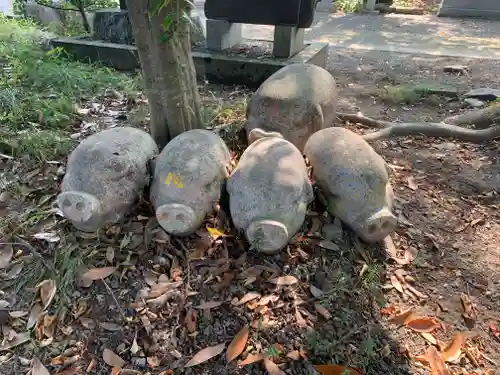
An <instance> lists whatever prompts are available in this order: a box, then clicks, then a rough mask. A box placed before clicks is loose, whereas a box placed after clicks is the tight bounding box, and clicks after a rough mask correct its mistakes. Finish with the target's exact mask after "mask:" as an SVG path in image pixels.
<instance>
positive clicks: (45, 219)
mask: <svg viewBox="0 0 500 375" xmlns="http://www.w3.org/2000/svg"><path fill="white" fill-rule="evenodd" d="M451 64H461V65H468V66H469V67H470V68H471V72H470V74H468V75H450V74H447V73H444V72H443V67H444V66H445V65H451ZM328 68H329V70H330V71H331V73H332V74H333V75H334V76H335V78H336V80H337V82H338V86H339V90H340V103H339V110H340V111H342V112H357V111H361V112H363V113H364V114H365V115H366V116H371V117H374V118H377V119H382V120H391V121H439V120H441V119H443V118H445V117H447V116H449V115H452V114H454V113H457V112H460V111H463V110H466V108H465V106H464V105H463V102H462V100H461V99H460V96H458V97H457V96H454V95H451V94H450V88H454V89H456V90H457V92H458V93H463V92H465V91H467V90H469V89H471V88H476V87H493V88H497V87H498V86H499V84H500V82H499V78H498V77H500V65H498V63H497V62H495V61H480V60H474V61H465V60H463V59H448V58H437V57H428V56H415V55H412V56H410V55H395V54H390V53H378V52H349V51H346V50H332V51H331V56H330V59H329V65H328ZM415 85H419V86H420V87H422V86H425V87H428V88H429V90H427V92H434V93H433V94H427V95H423V96H422V95H416V94H415V93H414V92H413V91H412V90H411V89H409V88H411V87H413V86H415ZM440 87H441V88H442V87H445V88H447V92H448V93H447V94H446V95H445V94H439V90H438V88H440ZM201 89H202V92H203V98H204V101H205V104H206V106H207V108H209V109H210V111H209V112H208V113H209V114H211V117H210V119H211V120H213V121H212V124H213V125H214V126H215V127H216V129H219V130H220V129H221V128H222V130H220V131H221V134H222V135H223V136H224V137H225V139H226V140H227V141H228V144H229V146H230V147H231V148H232V149H233V150H234V151H235V158H237V155H238V154H239V153H240V152H241V150H242V148H243V147H244V146H242V145H241V142H240V141H239V139H238V138H237V129H238V126H239V125H241V123H242V121H243V119H244V110H243V109H244V102H245V98H247V97H248V95H249V94H250V92H249V91H248V90H245V89H242V88H239V87H221V86H217V85H207V86H205V87H202V88H201ZM430 89H432V90H430ZM451 91H453V90H451ZM450 95H451V96H450ZM95 102H98V103H102V104H104V106H103V107H100V108H101V109H100V110H95V108H96V106H95V105H93V104H95V103H88V108H94V110H92V111H90V112H89V113H88V114H86V115H85V116H83V118H82V124H83V127H81V126H80V125H78V126H76V127H75V133H76V132H78V131H82V128H85V124H86V123H90V122H92V123H97V124H99V125H101V126H109V124H110V123H113V124H119V125H126V124H130V125H134V126H142V125H145V124H147V121H148V119H147V113H145V110H144V108H145V107H144V105H145V102H144V98H143V97H137V98H117V97H109V96H107V97H101V98H97V99H96V100H95ZM102 108H104V109H102ZM228 123H231V124H234V127H220V125H223V124H228ZM346 126H348V127H349V128H350V129H352V130H354V131H356V132H359V133H366V132H369V131H371V129H367V128H364V127H361V126H357V125H355V124H347V125H346ZM373 146H374V148H375V149H376V150H377V151H378V152H379V153H380V154H381V155H383V156H384V158H385V159H386V161H387V162H388V163H389V165H390V167H391V169H392V175H391V182H392V183H393V186H394V191H395V194H396V196H397V200H396V204H395V211H396V213H397V215H399V218H400V224H399V227H398V229H397V231H396V233H394V235H393V236H392V239H393V242H394V245H395V249H393V251H392V252H390V251H388V249H387V248H386V247H385V246H383V245H382V244H381V245H377V246H367V245H365V244H362V243H360V242H359V240H357V239H356V237H355V236H354V235H352V233H350V231H349V229H348V228H343V235H341V236H340V237H337V238H335V239H334V241H330V242H324V238H323V237H322V235H321V228H322V227H323V226H324V225H325V224H327V223H329V222H331V221H332V218H329V217H328V216H327V215H325V213H324V207H323V205H322V204H321V202H320V200H317V201H315V202H314V204H313V205H312V206H311V209H310V213H309V215H308V218H307V220H306V222H305V223H304V226H303V230H302V231H301V232H300V233H299V234H298V235H297V236H296V237H295V238H294V240H293V241H292V243H291V244H290V246H289V247H288V248H287V249H286V250H285V251H283V252H282V253H281V254H278V255H276V256H263V255H260V254H256V253H255V252H253V251H252V250H250V249H249V248H248V244H246V242H245V241H244V240H243V237H242V236H241V235H239V234H238V233H236V232H235V231H234V229H232V228H231V226H230V218H229V217H228V215H227V212H226V213H225V212H224V202H223V201H221V208H220V210H219V211H218V212H217V213H216V215H214V216H213V217H211V218H208V219H207V222H206V225H207V226H208V227H211V228H219V229H220V230H221V231H223V232H224V233H225V236H224V237H222V238H217V239H214V238H213V237H210V235H209V234H208V233H207V231H206V230H205V229H204V228H202V229H201V230H200V231H199V233H198V234H197V235H194V236H192V237H190V238H175V237H169V236H168V235H166V234H165V233H164V232H162V231H161V230H160V229H159V228H158V226H157V224H156V222H155V219H154V215H153V212H152V209H151V206H150V204H149V203H148V202H147V194H146V196H145V199H144V200H142V201H141V202H140V203H139V204H138V205H137V208H136V209H135V210H134V213H133V215H132V216H131V217H129V218H127V220H126V221H125V222H124V223H121V224H120V225H116V226H113V227H112V228H109V229H108V230H107V231H105V232H103V233H99V234H95V235H89V234H83V233H77V232H75V231H74V230H73V229H72V228H71V226H70V225H69V224H67V223H66V222H65V221H63V220H62V219H61V218H60V217H58V216H57V215H54V214H50V213H49V214H46V215H45V216H44V215H41V214H39V217H38V219H37V220H34V219H33V218H32V217H31V221H30V222H29V223H26V221H25V219H23V220H24V221H22V222H21V221H20V219H19V220H17V221H16V220H14V222H15V225H14V224H11V225H10V226H9V228H8V229H9V231H10V232H16V233H17V234H19V235H20V236H21V237H22V238H24V239H25V240H26V241H28V242H29V243H30V244H31V246H32V247H31V248H27V247H26V246H24V247H23V246H19V245H16V246H15V250H16V251H17V253H16V254H15V257H14V259H16V260H19V259H23V261H24V263H25V265H24V268H23V270H22V271H21V272H20V274H19V278H18V279H14V281H11V282H9V283H8V282H7V281H3V282H2V288H1V289H2V292H1V293H2V294H3V295H2V296H0V297H1V298H0V299H3V300H6V301H9V302H10V306H9V307H8V309H9V310H10V311H11V312H12V311H26V312H28V311H30V309H31V305H32V301H33V300H34V298H35V297H36V294H35V293H33V292H32V291H29V290H26V285H28V286H32V287H33V286H34V285H33V283H34V281H35V279H36V280H40V279H43V278H49V277H50V278H54V279H57V280H58V293H57V295H56V298H55V300H54V302H53V304H52V307H51V309H50V310H49V312H50V314H49V315H54V316H56V314H59V315H57V316H58V320H57V328H56V329H55V331H54V332H53V333H50V332H48V334H45V335H44V334H43V328H44V327H47V325H48V324H49V323H47V322H46V321H44V319H41V321H39V322H38V324H37V326H36V327H37V329H36V330H35V331H36V332H37V333H36V334H35V335H34V337H32V340H31V341H30V342H29V343H27V344H24V345H22V346H19V347H18V348H17V349H16V350H14V351H13V352H10V354H9V352H7V354H6V355H5V356H4V358H3V361H2V363H3V364H2V367H3V369H2V370H1V371H3V372H5V373H6V374H7V373H9V374H21V373H26V371H27V370H28V368H29V361H27V360H26V358H32V356H33V355H37V356H38V357H39V358H40V359H41V360H42V362H43V363H44V364H45V366H46V367H47V368H48V369H50V373H52V374H55V373H58V374H63V373H64V374H66V375H67V374H76V373H83V372H85V371H86V370H88V372H89V373H91V374H109V373H111V371H112V368H111V366H110V365H109V364H106V363H105V362H104V361H103V350H104V349H105V348H109V349H111V350H113V351H114V352H115V353H116V354H118V355H120V356H121V358H123V360H125V365H124V368H125V369H126V370H122V371H121V374H143V373H144V374H146V373H150V374H162V375H170V374H196V375H201V374H221V375H224V374H263V373H264V369H263V367H262V365H261V364H259V363H257V364H252V365H248V366H245V367H242V368H236V362H237V360H235V361H233V362H231V363H230V364H226V361H225V356H224V355H219V356H216V357H215V358H213V359H210V360H208V361H206V362H205V363H203V364H200V365H199V366H194V367H191V368H183V365H184V364H185V363H186V362H187V361H188V360H189V359H190V358H192V356H193V355H194V354H195V353H197V352H198V351H200V350H201V349H203V348H206V347H208V346H213V345H217V344H220V343H224V342H225V343H229V342H231V340H233V338H234V337H235V335H236V334H237V333H238V332H239V331H240V330H241V329H242V328H243V327H244V326H245V325H250V327H251V328H250V335H249V339H248V342H247V344H246V347H245V348H246V349H245V352H244V354H243V355H242V356H241V357H240V358H244V357H245V356H246V355H247V354H249V353H256V352H261V353H266V354H268V355H270V356H271V357H272V358H273V360H274V361H275V362H276V363H282V364H283V366H282V368H283V370H284V371H285V372H286V373H287V374H308V373H309V374H310V373H311V372H307V371H308V370H307V369H306V366H305V364H306V362H305V361H304V360H300V361H293V360H291V359H289V358H287V357H286V355H287V354H289V353H290V352H293V351H294V350H298V351H301V353H302V354H303V355H304V356H307V358H308V360H309V361H310V362H311V363H313V364H331V363H338V364H347V365H350V366H353V367H356V368H359V369H361V370H362V371H363V373H364V374H370V375H371V374H376V375H378V374H380V375H382V374H384V375H389V374H394V375H399V374H430V373H431V371H430V369H429V367H428V366H426V365H425V364H421V363H420V362H419V361H416V360H415V356H417V355H421V354H423V353H424V352H425V351H426V348H427V347H428V346H429V343H428V342H427V341H426V339H424V337H423V336H422V335H421V334H419V333H417V332H414V331H412V330H410V329H409V328H407V327H402V328H398V326H396V325H395V324H392V323H391V322H390V321H389V320H390V316H391V315H396V314H397V313H398V311H403V310H406V309H407V308H410V307H413V308H414V309H415V310H416V311H417V312H418V313H419V314H421V315H422V316H432V317H437V318H439V319H440V320H441V321H442V322H443V323H444V324H443V326H442V327H441V328H439V329H437V330H436V331H434V332H433V333H432V334H433V335H434V336H433V337H434V338H435V339H437V340H439V341H438V343H437V344H440V343H442V344H443V348H445V347H446V346H447V344H449V343H450V342H451V340H452V338H453V336H454V335H455V334H456V333H457V332H463V331H469V330H471V331H473V332H474V335H475V337H474V338H472V339H470V340H469V341H468V342H467V344H466V345H464V346H462V350H463V352H464V355H462V356H461V358H460V359H459V360H458V361H457V363H451V364H449V367H450V369H452V370H453V371H454V372H453V373H454V374H455V373H456V374H462V373H463V374H493V373H494V372H491V371H490V372H488V371H487V370H489V369H490V370H491V369H497V368H499V366H498V364H499V363H500V350H499V344H498V339H497V338H495V336H494V331H492V330H491V329H490V325H491V324H497V325H499V324H500V293H499V286H500V268H499V267H500V220H499V219H500V214H499V211H498V208H499V206H500V199H499V196H498V193H499V188H498V186H499V182H500V166H499V156H500V144H499V143H498V142H496V141H493V142H490V143H488V144H480V145H473V144H466V143H462V142H459V141H456V140H443V139H430V138H424V137H420V136H415V137H407V138H401V139H391V140H387V141H379V142H376V143H374V144H373ZM0 163H1V164H0V166H1V169H2V170H4V171H9V173H11V175H14V174H16V175H20V176H22V178H21V181H20V184H19V186H20V188H21V189H22V190H21V192H22V194H20V197H21V198H22V199H21V198H18V199H11V200H10V201H8V202H4V204H3V206H0V209H1V210H3V211H2V215H4V216H7V215H14V217H16V215H17V217H18V218H21V217H23V218H25V216H23V215H22V214H23V213H26V212H29V210H34V209H35V208H36V209H37V210H38V211H37V212H40V211H42V212H45V211H47V210H50V207H51V206H50V205H51V203H52V201H53V197H54V194H56V192H57V189H58V182H59V181H60V179H61V173H60V171H59V172H58V168H59V165H58V164H57V163H52V164H48V163H44V164H40V163H37V162H36V161H33V160H31V161H30V160H23V161H22V165H21V164H20V163H19V161H18V160H7V159H0ZM28 204H29V205H28ZM52 212H53V211H52ZM10 232H9V233H5V234H4V235H5V236H7V235H9V234H10ZM40 232H43V233H48V232H50V233H52V232H57V233H59V235H60V239H59V240H57V241H52V240H51V241H47V240H46V239H40V238H38V239H36V238H35V237H34V235H35V234H36V233H40ZM39 237H40V236H39ZM389 250H390V249H389ZM33 254H35V255H33ZM37 254H39V255H40V258H41V259H43V262H41V261H40V259H39V257H38V255H37ZM405 254H406V255H408V254H412V258H413V259H410V260H411V262H409V263H408V264H400V263H402V262H401V259H404V257H405ZM22 257H23V258H22ZM63 258H64V259H63ZM75 259H77V260H78V259H79V260H81V263H85V264H86V265H87V267H88V268H92V267H109V266H116V267H117V270H116V271H115V272H114V273H113V274H112V275H111V276H109V277H107V278H106V279H105V282H102V281H95V282H94V283H93V285H91V286H90V287H89V288H84V287H82V286H79V285H78V282H77V279H78V274H79V273H80V271H81V264H80V262H79V261H78V262H75V263H74V264H73V263H71V261H74V260H75ZM397 260H399V263H398V261H397ZM52 267H54V268H55V272H52V273H51V271H50V269H49V268H52ZM62 267H63V268H62ZM396 270H404V271H406V276H411V278H407V280H409V283H411V284H412V285H413V286H414V288H415V289H416V290H418V291H419V292H421V293H422V294H424V295H425V298H423V297H422V298H419V297H418V296H416V295H415V293H411V292H408V289H407V288H406V289H405V290H404V291H403V293H401V292H399V291H397V290H396V289H395V288H394V285H393V283H392V284H391V281H390V280H391V276H392V275H394V272H395V271H396ZM70 272H73V273H72V274H71V275H72V276H71V277H69V276H67V277H66V276H65V275H67V274H69V273H70ZM283 275H289V276H293V277H295V278H296V280H298V282H297V283H296V284H293V285H289V286H276V285H275V284H273V283H271V282H270V280H272V279H273V278H276V277H278V276H283ZM158 280H160V281H166V280H168V281H169V282H178V285H176V287H174V288H172V289H171V290H168V291H166V292H165V293H164V294H163V297H161V298H160V299H157V300H155V301H153V302H151V301H150V302H149V303H147V304H144V303H142V302H141V301H142V299H143V298H146V295H147V292H146V293H144V292H141V290H143V289H147V288H151V285H154V284H155V283H156V282H158ZM21 282H26V285H21ZM7 284H11V285H7ZM311 285H314V286H315V287H316V288H318V289H319V290H321V291H322V293H323V294H322V295H321V296H319V297H315V296H314V295H313V294H312V293H311ZM313 290H314V289H313ZM251 292H254V293H259V294H260V295H261V296H268V295H271V294H272V295H273V296H275V298H270V299H271V301H270V302H268V303H264V302H262V304H261V305H257V304H256V301H258V299H255V300H252V301H250V302H248V303H241V304H239V305H238V301H239V300H240V299H241V298H242V297H243V296H245V295H247V296H248V293H251ZM462 300H463V301H471V302H472V309H471V310H470V309H469V311H468V314H469V315H470V316H468V317H467V319H464V317H463V315H464V307H463V306H462ZM207 302H211V303H213V306H215V307H212V308H210V309H209V308H203V304H204V303H207ZM216 302H220V304H219V305H217V303H216ZM325 310H326V311H325ZM63 312H65V315H64V316H63V315H61V313H63ZM4 315H5V314H4ZM4 319H5V321H4V322H2V324H5V325H4V327H10V328H11V329H14V330H15V331H16V332H22V331H24V329H25V325H26V319H27V317H26V316H24V317H16V315H15V314H14V317H12V316H10V317H9V316H6V317H4ZM6 330H7V331H6ZM47 330H48V329H47ZM5 332H8V329H7V328H4V333H5ZM50 337H52V338H50ZM2 354H4V353H2ZM223 354H224V353H223ZM57 356H60V357H57ZM54 358H57V359H55V360H54ZM77 369H78V370H77ZM65 371H66V372H65ZM492 371H493V370H492ZM114 373H115V374H116V373H117V370H115V372H114ZM269 373H270V372H269ZM332 373H334V372H332ZM338 373H341V372H338Z"/></svg>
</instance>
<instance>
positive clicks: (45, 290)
mask: <svg viewBox="0 0 500 375" xmlns="http://www.w3.org/2000/svg"><path fill="white" fill-rule="evenodd" d="M35 288H36V289H38V290H39V291H40V299H41V300H42V305H43V310H45V309H47V307H49V305H50V303H51V302H52V300H53V299H54V297H55V295H56V291H57V286H56V282H55V281H54V280H51V279H49V280H43V281H42V282H41V283H40V284H38V285H37V286H36V287H35Z"/></svg>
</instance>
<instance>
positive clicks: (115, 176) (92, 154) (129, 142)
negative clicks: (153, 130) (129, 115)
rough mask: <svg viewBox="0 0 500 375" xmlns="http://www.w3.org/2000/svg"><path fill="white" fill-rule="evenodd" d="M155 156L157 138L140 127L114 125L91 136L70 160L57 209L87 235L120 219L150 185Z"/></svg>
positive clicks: (58, 198)
mask: <svg viewBox="0 0 500 375" xmlns="http://www.w3.org/2000/svg"><path fill="white" fill-rule="evenodd" d="M157 153H158V146H157V145H156V143H155V141H154V140H153V138H152V137H151V136H150V135H149V134H148V133H146V132H145V131H142V130H140V129H135V128H131V127H116V128H111V129H107V130H103V131H100V132H98V133H95V134H93V135H91V136H89V137H88V138H86V139H85V140H83V141H82V142H81V143H80V144H79V145H78V146H77V147H76V148H75V149H74V150H73V152H71V154H70V155H69V157H68V163H67V168H66V174H65V176H64V178H63V181H62V184H61V193H60V194H59V195H58V196H57V199H56V202H57V206H58V207H59V209H60V210H61V211H62V212H63V214H64V216H65V217H66V218H67V219H68V220H69V221H70V222H71V223H72V224H73V225H74V226H75V227H76V228H77V229H79V230H81V231H85V232H94V231H96V230H98V229H100V228H103V227H105V226H107V225H109V224H113V223H116V222H118V221H120V220H121V219H122V218H123V217H124V216H125V215H126V214H127V213H128V212H129V211H130V209H131V208H132V206H133V204H134V202H135V201H136V200H137V198H138V196H139V194H141V193H142V190H143V189H144V187H145V186H146V185H148V184H149V181H150V173H149V162H150V160H151V159H152V158H154V156H155V155H156V154H157Z"/></svg>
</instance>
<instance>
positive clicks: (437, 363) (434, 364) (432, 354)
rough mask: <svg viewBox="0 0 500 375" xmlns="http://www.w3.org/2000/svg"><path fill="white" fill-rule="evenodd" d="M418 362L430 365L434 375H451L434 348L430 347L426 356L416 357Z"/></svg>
mask: <svg viewBox="0 0 500 375" xmlns="http://www.w3.org/2000/svg"><path fill="white" fill-rule="evenodd" d="M415 359H416V360H418V361H420V362H426V363H428V364H429V365H430V367H431V371H432V375H451V374H450V372H449V371H448V368H447V367H446V363H445V362H444V360H443V358H442V357H441V355H440V354H439V352H438V351H437V349H436V348H435V347H434V346H429V347H428V348H427V351H426V352H425V354H424V355H420V356H416V357H415Z"/></svg>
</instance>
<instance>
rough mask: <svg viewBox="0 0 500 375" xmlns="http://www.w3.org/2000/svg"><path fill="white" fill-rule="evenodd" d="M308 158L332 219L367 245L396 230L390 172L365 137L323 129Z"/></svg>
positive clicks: (310, 144) (307, 152)
mask: <svg viewBox="0 0 500 375" xmlns="http://www.w3.org/2000/svg"><path fill="white" fill-rule="evenodd" d="M304 154H305V156H306V157H307V158H308V159H309V162H310V163H311V166H312V169H313V175H314V179H315V180H316V183H317V185H318V186H319V187H320V188H321V190H322V191H323V192H324V194H325V195H326V196H327V201H328V211H329V213H330V214H331V215H334V216H336V217H338V218H339V219H340V220H342V221H343V222H344V223H345V224H347V225H348V226H350V227H351V228H352V229H353V230H354V232H356V234H357V235H358V236H359V237H361V239H363V240H364V241H365V242H378V241H380V240H382V239H384V238H385V237H387V236H388V235H389V234H390V233H391V232H393V231H394V230H395V228H396V225H397V219H396V217H395V216H394V215H393V214H392V212H391V210H392V203H393V200H394V193H393V191H392V187H391V185H390V183H389V168H388V166H387V164H386V163H385V161H384V159H383V158H382V157H381V156H380V155H379V154H377V153H376V152H375V150H374V149H373V148H372V147H371V146H370V145H369V144H368V143H367V142H366V141H365V140H364V139H363V138H362V137H361V136H359V135H357V134H356V133H353V132H352V131H350V130H347V129H344V128H339V127H332V128H327V129H323V130H320V131H318V132H316V133H315V134H313V135H312V136H311V137H310V138H309V141H307V144H306V146H305V149H304Z"/></svg>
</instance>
